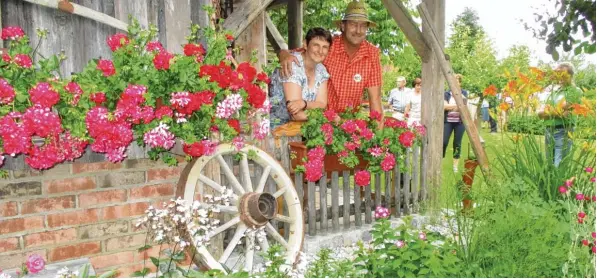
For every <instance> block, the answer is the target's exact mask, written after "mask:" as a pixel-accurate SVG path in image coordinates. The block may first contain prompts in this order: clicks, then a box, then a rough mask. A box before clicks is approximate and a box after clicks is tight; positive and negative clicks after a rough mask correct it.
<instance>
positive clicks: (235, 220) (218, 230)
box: [209, 216, 240, 238]
mask: <svg viewBox="0 0 597 279" xmlns="http://www.w3.org/2000/svg"><path fill="white" fill-rule="evenodd" d="M239 222H240V217H239V216H236V217H234V218H232V219H231V220H230V221H228V222H226V223H225V224H224V225H221V226H219V227H217V228H216V229H215V230H213V231H212V232H211V233H210V234H209V237H210V238H212V237H214V236H216V235H218V234H219V233H221V232H223V231H225V230H227V229H228V228H230V227H232V226H234V225H236V224H238V223H239Z"/></svg>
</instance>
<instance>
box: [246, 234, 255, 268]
mask: <svg viewBox="0 0 597 279" xmlns="http://www.w3.org/2000/svg"><path fill="white" fill-rule="evenodd" d="M245 247H246V253H245V257H246V259H245V270H246V271H248V272H249V273H251V271H253V258H254V256H255V234H254V233H250V234H249V235H247V237H245Z"/></svg>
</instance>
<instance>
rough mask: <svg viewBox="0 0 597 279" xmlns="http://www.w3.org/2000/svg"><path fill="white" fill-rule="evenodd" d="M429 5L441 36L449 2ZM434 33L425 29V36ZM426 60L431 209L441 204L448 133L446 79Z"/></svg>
mask: <svg viewBox="0 0 597 279" xmlns="http://www.w3.org/2000/svg"><path fill="white" fill-rule="evenodd" d="M426 1H427V2H429V4H430V7H432V8H430V10H431V11H430V12H431V13H432V16H433V24H434V25H433V26H434V28H436V31H437V32H438V33H440V34H443V33H444V29H445V27H444V26H445V18H444V16H443V14H444V3H445V0H423V2H426ZM425 32H430V31H429V30H428V29H427V28H426V27H425V26H423V33H425ZM441 43H442V44H443V43H444V42H443V40H442V41H441ZM432 52H433V50H431V49H429V50H428V52H427V54H426V57H432V58H433V53H432ZM426 57H421V58H422V60H423V61H422V62H423V63H422V64H423V65H422V75H421V78H422V79H423V83H422V84H421V87H422V90H423V91H424V92H425V94H422V96H421V98H422V100H421V105H422V107H421V113H422V118H421V120H422V122H423V125H424V126H425V128H426V129H427V135H426V136H425V138H424V139H423V140H424V144H423V150H422V152H423V156H421V157H422V160H423V162H422V164H424V166H425V168H424V170H425V172H424V173H422V175H423V176H424V178H423V180H424V182H422V183H424V184H423V185H424V187H425V188H424V189H426V191H425V193H423V195H424V196H423V197H422V198H423V199H426V200H427V201H428V204H430V205H432V206H433V205H437V204H438V203H439V199H438V196H439V193H441V192H442V191H441V187H442V185H443V184H442V156H441V155H442V152H443V150H442V149H443V133H444V77H443V75H442V71H441V70H440V69H439V65H438V62H437V60H436V59H428V58H426ZM439 209H440V208H431V211H435V210H437V211H439Z"/></svg>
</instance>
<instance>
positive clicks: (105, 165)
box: [73, 162, 122, 174]
mask: <svg viewBox="0 0 597 279" xmlns="http://www.w3.org/2000/svg"><path fill="white" fill-rule="evenodd" d="M120 168H122V163H116V164H115V163H112V162H98V163H74V164H73V174H77V173H83V172H100V171H108V170H117V169H120Z"/></svg>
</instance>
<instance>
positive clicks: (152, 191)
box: [129, 184, 174, 200]
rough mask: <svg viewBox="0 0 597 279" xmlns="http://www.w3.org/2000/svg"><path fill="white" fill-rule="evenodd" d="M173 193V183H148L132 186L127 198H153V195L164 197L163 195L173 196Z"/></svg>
mask: <svg viewBox="0 0 597 279" xmlns="http://www.w3.org/2000/svg"><path fill="white" fill-rule="evenodd" d="M173 195H174V185H173V184H157V185H148V186H143V187H140V188H133V189H131V194H130V197H129V199H131V200H136V199H143V198H155V197H164V196H173Z"/></svg>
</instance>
